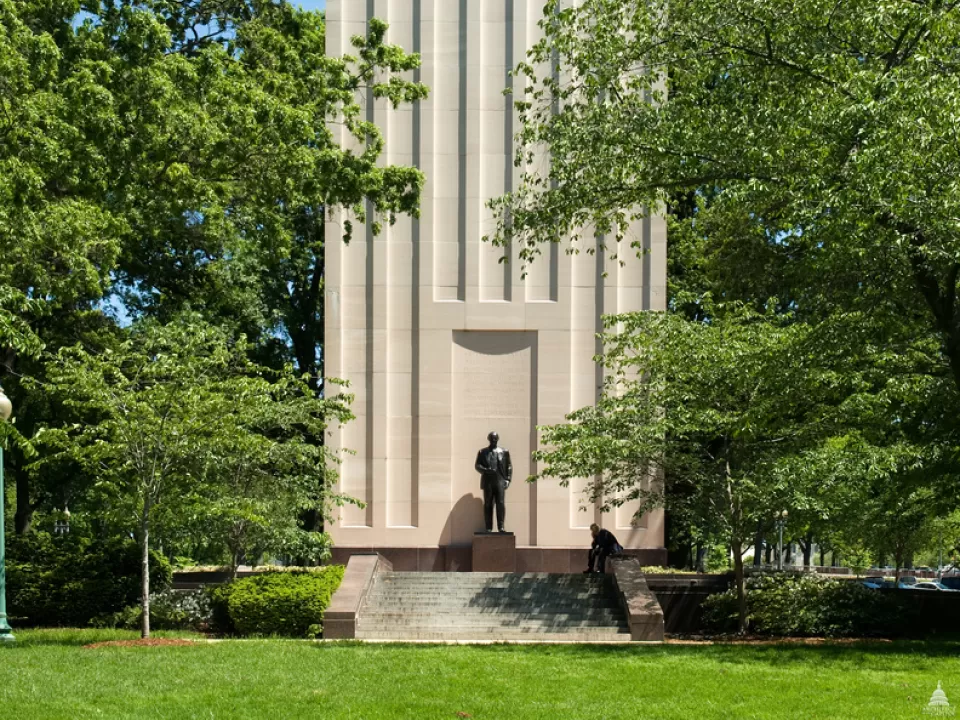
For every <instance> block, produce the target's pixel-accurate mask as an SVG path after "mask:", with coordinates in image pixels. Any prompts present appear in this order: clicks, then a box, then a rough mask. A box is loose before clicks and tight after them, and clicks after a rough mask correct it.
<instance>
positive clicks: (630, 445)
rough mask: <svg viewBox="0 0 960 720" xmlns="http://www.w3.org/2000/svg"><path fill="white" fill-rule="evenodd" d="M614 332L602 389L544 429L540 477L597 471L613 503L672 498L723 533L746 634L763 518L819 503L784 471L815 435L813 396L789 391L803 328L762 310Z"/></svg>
mask: <svg viewBox="0 0 960 720" xmlns="http://www.w3.org/2000/svg"><path fill="white" fill-rule="evenodd" d="M608 327H610V328H616V330H615V332H610V333H608V334H607V335H606V336H605V338H604V340H605V344H604V355H603V357H602V359H603V362H604V365H605V367H606V369H607V372H608V379H607V381H606V382H605V385H604V390H603V393H602V396H601V398H600V400H599V402H598V403H597V405H596V406H595V407H586V408H583V409H581V410H578V411H576V412H574V413H572V414H571V415H570V416H568V420H569V422H568V423H566V424H561V425H555V426H551V427H546V428H543V438H542V445H543V447H544V448H546V449H544V450H540V451H538V452H537V453H535V458H536V459H537V461H538V462H539V463H541V465H540V468H541V470H540V473H539V475H538V476H537V478H546V477H555V478H560V479H561V481H562V482H563V483H566V482H568V481H569V479H571V478H593V479H592V480H591V481H589V483H588V485H587V488H586V492H587V493H588V495H589V496H590V497H591V499H593V500H594V501H599V502H600V503H601V504H602V506H603V507H604V508H609V507H610V506H612V505H616V504H622V503H624V502H629V501H634V500H636V501H639V503H640V508H641V509H640V512H645V511H647V510H649V509H651V508H652V507H656V506H663V505H666V507H667V509H668V511H670V512H671V513H672V514H673V516H675V517H679V518H682V519H685V520H687V521H688V522H690V524H699V526H700V527H701V528H702V529H703V531H704V532H705V533H710V534H712V535H714V536H715V537H718V538H720V539H722V541H723V544H724V546H729V547H730V549H731V551H732V553H733V560H734V571H735V575H736V584H737V592H738V597H739V599H740V627H741V630H744V629H745V623H746V604H745V603H746V596H745V589H744V568H743V554H744V550H745V549H746V547H747V545H748V544H749V541H750V540H751V539H752V538H753V534H754V531H755V529H756V523H757V520H758V519H760V518H762V517H770V516H772V515H773V514H774V513H775V512H776V511H779V510H780V509H781V508H783V507H796V506H798V505H799V504H801V503H809V502H810V498H809V489H808V488H804V487H802V486H800V485H799V484H798V483H796V482H791V481H790V480H789V478H788V477H787V476H786V475H785V474H784V473H781V472H779V469H778V468H779V464H780V462H781V461H782V459H783V458H784V457H787V456H790V455H791V454H792V453H796V452H798V451H799V450H801V449H802V448H804V447H806V446H807V443H809V442H811V441H812V440H813V438H812V437H811V436H810V429H809V426H808V425H807V424H806V423H805V422H804V417H805V414H806V413H807V412H809V411H810V409H809V407H807V405H808V404H809V403H810V402H811V400H810V398H808V397H805V396H804V395H802V394H797V393H795V392H792V391H791V390H792V388H791V383H792V382H793V379H794V377H795V374H796V373H795V372H794V370H793V365H794V363H793V360H794V359H795V357H796V350H797V349H798V348H799V347H801V346H802V341H803V339H804V328H803V327H802V326H799V325H788V324H785V323H783V322H782V321H780V320H778V319H777V318H775V317H772V316H771V317H767V316H758V315H756V314H753V313H729V314H726V315H720V316H718V317H716V318H715V319H714V321H713V322H711V323H693V322H689V321H687V320H686V319H684V318H682V317H680V316H679V315H674V314H652V313H637V314H631V315H623V316H617V317H614V318H610V319H609V321H608ZM676 485H682V488H683V491H682V492H674V486H676Z"/></svg>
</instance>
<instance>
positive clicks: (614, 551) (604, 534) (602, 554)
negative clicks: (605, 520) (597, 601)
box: [583, 523, 623, 575]
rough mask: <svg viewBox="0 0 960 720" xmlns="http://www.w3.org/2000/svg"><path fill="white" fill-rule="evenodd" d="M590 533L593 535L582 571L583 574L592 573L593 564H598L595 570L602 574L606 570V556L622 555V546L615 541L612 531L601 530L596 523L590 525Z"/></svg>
mask: <svg viewBox="0 0 960 720" xmlns="http://www.w3.org/2000/svg"><path fill="white" fill-rule="evenodd" d="M590 534H591V535H593V544H591V545H590V555H589V559H588V561H587V569H586V570H584V571H583V574H584V575H587V574H589V573H592V572H593V566H594V565H595V564H596V565H597V566H598V567H597V572H599V573H601V574H602V573H603V572H605V570H606V564H607V557H609V556H610V555H614V556H617V555H622V554H623V546H622V545H621V544H620V543H618V542H617V538H615V537H614V535H613V533H612V532H610V531H609V530H601V529H600V526H599V525H597V524H596V523H594V524H593V525H591V526H590Z"/></svg>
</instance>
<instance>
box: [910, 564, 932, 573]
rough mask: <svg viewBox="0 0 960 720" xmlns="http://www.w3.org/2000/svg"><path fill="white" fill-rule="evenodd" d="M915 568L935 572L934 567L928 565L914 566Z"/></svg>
mask: <svg viewBox="0 0 960 720" xmlns="http://www.w3.org/2000/svg"><path fill="white" fill-rule="evenodd" d="M914 570H919V571H920V572H933V568H932V567H927V566H926V565H921V566H920V567H918V568H914Z"/></svg>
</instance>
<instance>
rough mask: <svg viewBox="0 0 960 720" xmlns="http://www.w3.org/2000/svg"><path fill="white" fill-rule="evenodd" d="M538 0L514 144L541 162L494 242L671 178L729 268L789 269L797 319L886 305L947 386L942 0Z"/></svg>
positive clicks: (583, 220)
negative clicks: (918, 338) (931, 351)
mask: <svg viewBox="0 0 960 720" xmlns="http://www.w3.org/2000/svg"><path fill="white" fill-rule="evenodd" d="M546 16H547V18H548V20H547V21H545V22H544V30H545V34H546V36H545V39H544V40H543V42H541V43H540V44H538V45H537V46H536V47H535V49H534V50H533V53H532V55H531V57H530V58H528V61H527V62H525V63H523V64H521V66H520V71H521V73H522V74H523V75H525V76H526V77H527V78H528V80H529V86H530V87H529V91H528V92H527V93H526V94H525V95H524V96H523V97H522V98H519V102H520V106H521V109H522V113H523V126H522V129H521V132H520V148H519V151H518V152H519V157H518V159H520V160H529V159H530V158H531V157H532V156H531V153H533V152H534V151H535V149H546V150H549V151H550V153H551V157H552V161H551V163H550V164H549V166H544V165H543V164H541V163H536V164H533V163H528V164H526V166H527V167H530V168H532V169H531V170H530V171H529V172H528V173H527V174H526V176H525V181H524V183H523V184H522V185H521V187H520V188H519V189H518V190H517V192H516V193H514V194H513V195H512V196H510V197H507V198H503V199H501V200H499V201H497V202H495V203H494V207H495V208H496V209H497V211H498V212H499V217H500V218H501V226H500V232H499V234H498V236H497V239H498V241H500V242H505V241H506V240H507V239H508V237H509V239H510V240H511V242H512V243H513V244H514V245H515V246H518V247H520V248H521V250H520V252H521V256H522V257H523V258H524V259H525V260H527V261H529V260H532V259H533V258H535V257H536V255H537V254H538V253H539V249H540V247H541V246H542V244H543V243H545V242H554V241H556V240H557V239H558V238H559V237H563V236H564V235H565V234H567V233H570V234H572V235H573V236H574V237H575V238H576V235H577V233H578V232H579V231H580V229H581V228H584V227H590V228H597V229H598V230H599V231H600V232H606V233H609V234H612V235H616V234H617V233H619V232H621V231H622V228H623V227H624V226H625V222H624V221H625V220H627V219H628V218H629V217H631V216H632V215H635V214H643V213H644V212H646V211H647V210H653V211H660V210H661V209H662V208H664V206H665V204H667V203H669V202H671V200H673V199H674V198H675V197H676V194H677V193H687V194H688V195H687V197H688V199H689V198H692V200H690V201H689V202H690V203H691V204H692V205H694V206H695V210H696V211H695V212H692V213H689V214H688V216H687V218H688V222H689V223H690V224H691V226H692V227H694V228H695V231H696V232H701V233H707V234H709V235H711V236H712V239H711V242H712V243H713V244H714V245H715V246H721V245H725V246H726V248H725V249H726V252H725V253H724V255H725V257H726V258H727V260H728V261H729V262H728V264H727V266H726V270H727V276H728V279H730V280H731V281H733V280H736V279H740V280H742V279H743V278H745V277H748V276H749V275H750V274H754V275H758V274H759V275H760V276H762V277H770V278H775V277H788V278H789V277H793V278H795V279H797V280H800V282H794V283H792V289H793V290H794V291H795V293H794V294H793V295H792V296H789V295H787V294H785V293H781V292H779V291H778V290H770V291H769V293H770V295H776V296H778V297H780V298H781V299H783V300H789V301H790V302H792V303H793V304H794V307H793V309H794V311H795V312H797V313H799V314H800V315H801V316H809V315H811V314H815V313H817V312H820V313H829V312H833V311H844V310H846V309H848V308H850V307H853V308H858V309H864V310H866V311H868V312H873V311H874V310H879V311H883V312H887V313H889V314H894V313H893V311H894V310H899V313H900V315H901V316H906V317H909V318H910V319H911V321H912V322H914V323H915V325H916V326H918V327H920V328H921V329H922V330H923V333H924V334H926V335H929V336H931V337H933V338H935V339H936V341H937V344H938V348H937V354H938V356H939V364H941V365H943V366H944V367H945V368H946V369H947V371H948V373H949V377H950V378H951V379H952V381H953V384H954V385H955V386H957V385H960V304H958V303H960V301H958V297H957V289H958V276H960V242H958V237H960V236H958V233H957V221H956V218H957V217H960V213H958V206H957V203H958V198H960V194H958V193H957V192H956V191H955V183H956V178H957V177H958V176H960V172H958V170H960V167H958V162H960V160H958V157H957V155H956V153H955V152H954V150H953V147H954V145H955V142H954V140H955V138H954V134H955V126H956V122H955V120H956V117H957V116H958V115H960V105H958V103H960V99H958V96H957V94H956V92H955V85H956V75H957V58H956V48H957V46H958V42H957V41H958V37H960V8H958V7H957V6H956V4H955V3H952V2H937V1H933V2H901V1H900V0H881V1H879V2H877V1H876V0H869V1H868V0H857V1H854V2H844V3H832V2H826V1H825V0H800V1H799V2H794V1H792V0H791V1H790V2H787V1H786V0H733V1H732V2H723V3H716V2H711V1H709V0H680V2H675V1H674V0H653V1H652V2H644V3H637V2H629V1H627V0H585V2H583V3H580V4H579V6H578V7H577V8H562V7H561V3H559V2H558V1H557V0H551V1H550V2H548V3H547V5H546ZM552 62H555V63H556V65H557V71H556V72H554V71H553V70H552V69H551V63H552ZM545 167H548V169H546V170H544V168H545ZM691 194H692V195H691ZM574 242H576V240H574ZM745 259H747V260H749V262H744V260H745ZM764 268H766V269H767V270H769V271H770V272H766V273H758V270H763V269H764ZM781 270H782V271H783V272H782V273H781V272H779V271H781ZM732 289H733V282H730V283H727V284H726V287H725V290H728V291H729V290H732ZM954 391H956V387H955V388H954ZM955 407H956V406H955ZM955 412H956V411H955Z"/></svg>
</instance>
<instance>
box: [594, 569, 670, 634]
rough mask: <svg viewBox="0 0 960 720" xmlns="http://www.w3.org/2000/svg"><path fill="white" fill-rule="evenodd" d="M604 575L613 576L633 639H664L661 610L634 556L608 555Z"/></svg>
mask: <svg viewBox="0 0 960 720" xmlns="http://www.w3.org/2000/svg"><path fill="white" fill-rule="evenodd" d="M607 574H608V575H613V579H614V583H615V584H616V590H617V595H618V596H619V597H620V604H621V605H622V607H623V610H624V612H625V613H626V615H627V623H628V624H629V626H630V639H631V640H633V641H634V642H663V610H662V609H661V607H660V603H659V602H658V601H657V596H656V595H654V594H653V592H652V591H651V590H650V588H649V587H648V586H647V580H646V577H645V576H644V574H643V571H642V570H640V563H639V562H638V561H637V560H636V558H610V559H608V560H607Z"/></svg>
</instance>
